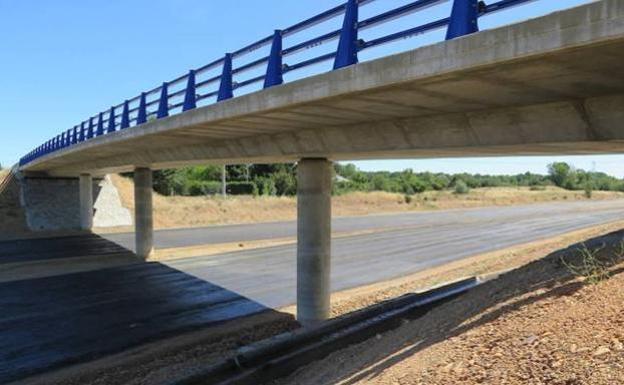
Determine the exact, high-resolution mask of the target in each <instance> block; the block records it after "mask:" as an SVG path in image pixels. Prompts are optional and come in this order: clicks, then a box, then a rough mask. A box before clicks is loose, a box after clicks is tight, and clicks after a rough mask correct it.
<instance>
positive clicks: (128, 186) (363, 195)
mask: <svg viewBox="0 0 624 385" xmlns="http://www.w3.org/2000/svg"><path fill="white" fill-rule="evenodd" d="M113 182H114V183H115V185H116V186H117V188H118V189H119V193H120V196H121V200H122V203H123V205H124V206H125V207H127V208H129V209H131V212H133V211H134V190H133V184H132V180H131V179H129V178H124V177H121V176H118V175H114V176H113ZM617 198H624V193H621V192H612V191H595V192H594V193H593V195H592V198H591V199H595V200H602V199H617ZM571 200H587V198H586V197H585V195H584V193H583V192H582V191H567V190H563V189H560V188H557V187H547V188H545V189H544V190H535V191H533V190H531V189H529V188H528V187H518V188H510V187H496V188H480V189H472V190H471V191H470V192H469V193H468V194H463V195H458V194H454V193H453V192H452V191H427V192H425V193H422V194H416V195H414V196H413V197H412V200H411V202H409V203H407V202H406V199H405V196H404V195H403V194H393V193H386V192H354V193H349V194H344V195H339V196H335V197H333V198H332V215H333V216H358V215H369V214H380V213H398V212H406V211H416V210H437V209H454V208H470V207H480V206H507V205H514V204H530V203H537V202H550V201H571ZM296 213H297V201H296V198H294V197H255V198H254V197H251V196H231V197H228V198H227V199H223V198H222V197H220V196H216V197H180V196H174V197H166V196H162V195H159V194H155V195H154V226H155V227H156V228H160V229H162V228H176V227H195V226H208V225H215V224H239V223H258V222H271V221H285V220H294V219H295V218H296ZM113 230H119V231H123V230H128V229H122V228H119V229H113Z"/></svg>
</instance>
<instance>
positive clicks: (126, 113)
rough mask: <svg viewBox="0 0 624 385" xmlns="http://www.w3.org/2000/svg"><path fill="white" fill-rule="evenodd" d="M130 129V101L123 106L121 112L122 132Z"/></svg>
mask: <svg viewBox="0 0 624 385" xmlns="http://www.w3.org/2000/svg"><path fill="white" fill-rule="evenodd" d="M128 127H130V106H129V105H128V101H127V100H126V101H125V102H124V105H123V110H122V112H121V126H120V127H119V129H120V130H124V129H126V128H128Z"/></svg>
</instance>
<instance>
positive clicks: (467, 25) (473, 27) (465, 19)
mask: <svg viewBox="0 0 624 385" xmlns="http://www.w3.org/2000/svg"><path fill="white" fill-rule="evenodd" d="M478 17H479V1H478V0H455V2H454V3H453V10H452V11H451V21H450V22H449V26H448V30H447V31H446V40H451V39H455V38H456V37H461V36H465V35H469V34H471V33H475V32H479V23H478V21H477V19H478Z"/></svg>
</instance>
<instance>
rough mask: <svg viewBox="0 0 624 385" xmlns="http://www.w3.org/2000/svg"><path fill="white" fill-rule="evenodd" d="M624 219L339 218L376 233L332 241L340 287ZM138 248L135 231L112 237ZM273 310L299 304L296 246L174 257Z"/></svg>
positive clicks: (563, 214) (531, 210)
mask: <svg viewBox="0 0 624 385" xmlns="http://www.w3.org/2000/svg"><path fill="white" fill-rule="evenodd" d="M620 219H624V200H615V201H590V202H568V203H545V204H535V205H526V206H512V207H488V208H477V209H466V210H446V211H433V212H416V213H402V214H391V215H374V216H367V217H349V218H336V219H334V221H333V231H334V233H335V234H337V233H348V232H354V231H365V230H375V232H373V233H369V234H361V235H355V236H349V237H339V238H336V239H334V240H333V242H332V290H333V291H336V290H342V289H347V288H351V287H356V286H361V285H365V284H370V283H374V282H378V281H382V280H387V279H391V278H394V277H398V276H402V275H407V274H410V273H414V272H417V271H419V270H423V269H425V268H429V267H433V266H436V265H441V264H444V263H447V262H450V261H454V260H458V259H462V258H465V257H468V256H471V255H475V254H479V253H484V252H488V251H492V250H496V249H501V248H505V247H508V246H512V245H514V244H520V243H526V242H531V241H535V240H538V239H544V238H548V237H552V236H555V235H559V234H563V233H565V232H569V231H573V230H577V229H581V228H584V227H588V226H592V225H597V224H601V223H605V222H610V221H615V220H620ZM295 234H296V224H295V223H294V222H275V223H264V224H250V225H234V226H218V227H208V228H196V229H179V230H163V231H158V232H157V233H156V235H155V242H156V247H157V248H169V247H182V246H193V245H200V244H211V243H223V242H237V241H250V240H258V239H271V238H284V237H294V236H295ZM106 237H107V238H108V239H110V240H112V241H115V242H118V243H120V244H123V245H126V246H127V247H131V244H132V242H133V236H132V234H117V235H108V236H106ZM166 264H167V265H168V266H170V267H172V268H175V269H178V270H180V271H183V272H185V273H187V274H189V275H193V276H196V277H198V278H200V279H202V280H206V281H208V282H211V283H214V284H217V285H220V286H223V287H225V288H227V289H229V290H232V291H235V292H237V293H240V294H242V295H244V296H247V297H249V298H251V299H253V300H255V301H258V302H260V303H262V304H264V305H266V306H269V307H280V306H284V305H288V304H292V303H294V302H295V285H296V281H295V271H296V249H295V245H287V246H277V247H269V248H263V249H256V250H247V251H237V252H231V253H225V254H220V255H213V256H206V257H194V258H189V259H183V260H176V261H171V262H166Z"/></svg>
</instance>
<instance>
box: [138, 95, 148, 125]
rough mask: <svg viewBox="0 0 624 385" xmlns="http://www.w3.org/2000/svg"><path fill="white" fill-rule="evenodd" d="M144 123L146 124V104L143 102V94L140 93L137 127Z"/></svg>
mask: <svg viewBox="0 0 624 385" xmlns="http://www.w3.org/2000/svg"><path fill="white" fill-rule="evenodd" d="M145 122H147V103H146V102H145V92H141V98H140V100H139V111H138V112H137V126H138V125H139V124H143V123H145Z"/></svg>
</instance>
